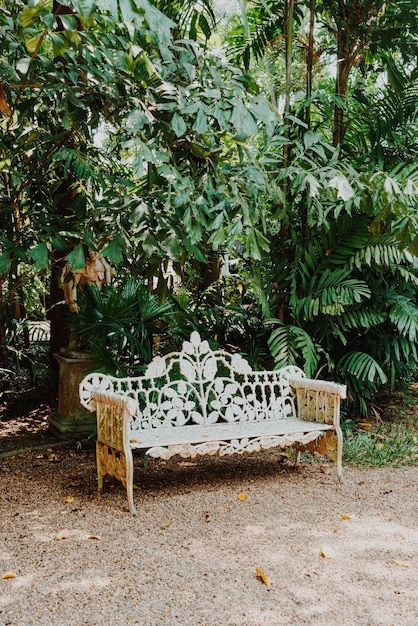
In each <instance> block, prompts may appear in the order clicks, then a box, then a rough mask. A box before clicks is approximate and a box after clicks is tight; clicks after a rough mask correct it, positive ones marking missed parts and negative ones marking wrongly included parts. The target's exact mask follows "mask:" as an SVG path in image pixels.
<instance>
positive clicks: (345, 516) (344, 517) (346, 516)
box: [341, 513, 351, 519]
mask: <svg viewBox="0 0 418 626" xmlns="http://www.w3.org/2000/svg"><path fill="white" fill-rule="evenodd" d="M341 519H351V515H345V513H343V514H342V515H341Z"/></svg>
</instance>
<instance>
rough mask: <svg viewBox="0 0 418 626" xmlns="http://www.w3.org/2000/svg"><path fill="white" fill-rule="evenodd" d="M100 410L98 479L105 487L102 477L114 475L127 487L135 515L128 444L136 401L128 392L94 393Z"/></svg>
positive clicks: (130, 505) (97, 444)
mask: <svg viewBox="0 0 418 626" xmlns="http://www.w3.org/2000/svg"><path fill="white" fill-rule="evenodd" d="M94 401H95V403H96V412H97V443H96V461H97V479H98V483H97V486H98V490H99V491H101V490H102V489H103V477H104V476H112V477H113V478H116V479H117V480H119V481H120V482H121V483H122V485H123V486H124V487H125V489H126V495H127V498H128V505H129V510H130V512H131V513H132V515H136V509H135V505H134V501H133V479H134V463H133V456H132V450H131V447H130V445H129V431H130V420H131V415H132V414H133V412H134V410H135V403H134V401H133V400H132V399H131V398H127V397H126V396H122V395H118V394H114V393H110V392H104V393H94Z"/></svg>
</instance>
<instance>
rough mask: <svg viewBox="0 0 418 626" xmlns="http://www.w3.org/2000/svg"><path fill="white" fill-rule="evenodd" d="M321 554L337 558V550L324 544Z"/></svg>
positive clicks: (326, 557) (325, 557) (324, 556)
mask: <svg viewBox="0 0 418 626" xmlns="http://www.w3.org/2000/svg"><path fill="white" fill-rule="evenodd" d="M319 554H320V555H321V556H322V557H323V558H324V559H335V550H334V548H331V547H330V546H322V548H321V550H320V551H319Z"/></svg>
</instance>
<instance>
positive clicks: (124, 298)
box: [72, 278, 172, 376]
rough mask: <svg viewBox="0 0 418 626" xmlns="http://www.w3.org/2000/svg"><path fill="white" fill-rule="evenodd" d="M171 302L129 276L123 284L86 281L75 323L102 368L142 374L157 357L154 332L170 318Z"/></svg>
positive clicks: (110, 372)
mask: <svg viewBox="0 0 418 626" xmlns="http://www.w3.org/2000/svg"><path fill="white" fill-rule="evenodd" d="M171 315H172V307H171V305H170V304H163V305H161V304H159V303H158V300H157V299H156V298H155V296H153V295H152V294H151V293H150V291H149V289H148V288H147V286H146V285H144V284H143V283H141V282H138V281H136V280H135V279H133V278H128V279H127V280H126V281H124V282H123V283H121V284H116V285H112V286H106V285H105V286H104V287H103V290H102V291H99V289H98V288H97V286H96V285H86V287H85V288H84V289H83V290H82V292H81V294H80V311H79V313H77V314H74V315H73V318H72V319H73V326H74V330H75V332H76V334H77V335H78V337H79V338H80V339H81V342H82V345H83V346H84V347H85V348H86V349H87V350H89V351H90V352H91V353H92V355H93V358H94V359H95V361H96V363H98V365H99V369H100V371H104V372H106V373H107V374H113V375H115V376H128V375H139V373H140V372H142V370H143V369H144V365H146V364H148V363H149V362H150V361H151V359H152V357H153V347H154V335H155V334H158V333H161V332H163V324H164V323H165V322H167V321H168V320H169V319H170V316H171Z"/></svg>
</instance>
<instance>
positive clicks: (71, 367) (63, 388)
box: [49, 353, 97, 439]
mask: <svg viewBox="0 0 418 626" xmlns="http://www.w3.org/2000/svg"><path fill="white" fill-rule="evenodd" d="M73 355H74V356H73ZM54 358H55V359H56V360H57V361H58V364H59V387H58V410H57V411H55V412H54V413H53V414H52V415H50V416H49V423H50V424H51V426H52V428H53V429H54V431H55V433H56V435H57V436H58V437H59V438H60V439H73V438H74V439H84V438H86V437H95V435H96V433H97V427H96V414H95V413H89V411H87V409H85V408H84V407H83V406H82V405H81V404H80V398H79V394H78V387H79V384H80V383H81V381H82V380H83V378H84V376H85V375H86V374H87V373H88V372H89V371H91V370H92V369H94V367H95V363H94V361H93V359H92V358H91V356H90V355H86V354H83V353H79V354H78V353H69V354H68V355H67V354H66V355H63V354H54Z"/></svg>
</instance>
